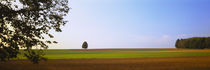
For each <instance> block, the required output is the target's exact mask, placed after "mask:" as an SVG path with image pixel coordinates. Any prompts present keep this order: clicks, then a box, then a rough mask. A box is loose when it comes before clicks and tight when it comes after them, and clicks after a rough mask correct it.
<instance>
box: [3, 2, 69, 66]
mask: <svg viewBox="0 0 210 70" xmlns="http://www.w3.org/2000/svg"><path fill="white" fill-rule="evenodd" d="M68 11H69V7H68V0H1V1H0V60H1V61H7V60H10V59H11V58H16V57H17V54H20V52H19V50H20V49H24V51H25V52H24V53H23V54H24V56H25V57H27V58H28V59H29V60H31V61H33V62H34V63H38V62H39V61H40V60H42V59H45V58H44V57H43V56H44V52H43V50H44V49H47V48H48V45H47V44H51V43H57V42H56V41H51V40H46V39H45V38H46V37H47V36H49V37H50V38H53V37H54V36H53V35H52V34H50V33H49V31H50V30H54V31H55V32H61V31H62V30H61V29H60V27H61V26H63V25H65V24H66V23H67V21H65V20H64V19H63V18H64V16H66V15H67V13H68ZM46 35H47V36H46ZM33 48H38V49H36V50H33Z"/></svg>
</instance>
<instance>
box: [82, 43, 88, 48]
mask: <svg viewBox="0 0 210 70" xmlns="http://www.w3.org/2000/svg"><path fill="white" fill-rule="evenodd" d="M82 48H84V49H87V48H88V43H87V42H86V41H85V42H84V43H83V44H82Z"/></svg>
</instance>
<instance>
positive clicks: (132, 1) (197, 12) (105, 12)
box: [50, 0, 210, 49]
mask: <svg viewBox="0 0 210 70" xmlns="http://www.w3.org/2000/svg"><path fill="white" fill-rule="evenodd" d="M69 7H71V9H70V12H69V14H68V16H67V17H65V19H66V20H68V21H69V22H68V23H67V24H66V25H65V26H64V27H62V30H63V32H59V33H53V34H54V35H55V38H54V40H56V41H58V44H52V45H50V49H81V45H82V43H83V42H84V41H87V42H88V45H89V47H88V48H90V49H101V48H102V49H103V48H175V46H174V45H175V42H176V40H177V39H180V38H190V37H208V36H210V0H69Z"/></svg>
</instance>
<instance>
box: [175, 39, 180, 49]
mask: <svg viewBox="0 0 210 70" xmlns="http://www.w3.org/2000/svg"><path fill="white" fill-rule="evenodd" d="M179 41H180V40H179V39H177V40H176V44H175V47H176V48H179Z"/></svg>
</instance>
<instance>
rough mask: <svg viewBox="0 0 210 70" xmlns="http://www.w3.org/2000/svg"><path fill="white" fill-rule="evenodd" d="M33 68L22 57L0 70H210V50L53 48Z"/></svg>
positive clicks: (4, 63) (1, 64) (1, 65)
mask: <svg viewBox="0 0 210 70" xmlns="http://www.w3.org/2000/svg"><path fill="white" fill-rule="evenodd" d="M46 54H47V55H46V56H45V57H47V58H48V61H41V62H40V64H38V65H34V64H32V63H31V62H29V61H28V60H25V58H23V57H21V56H20V57H19V59H20V60H12V61H9V62H1V63H0V68H1V69H0V70H13V69H15V70H209V69H210V49H89V50H83V49H75V50H72V49H60V50H58V49H55V50H46Z"/></svg>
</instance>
